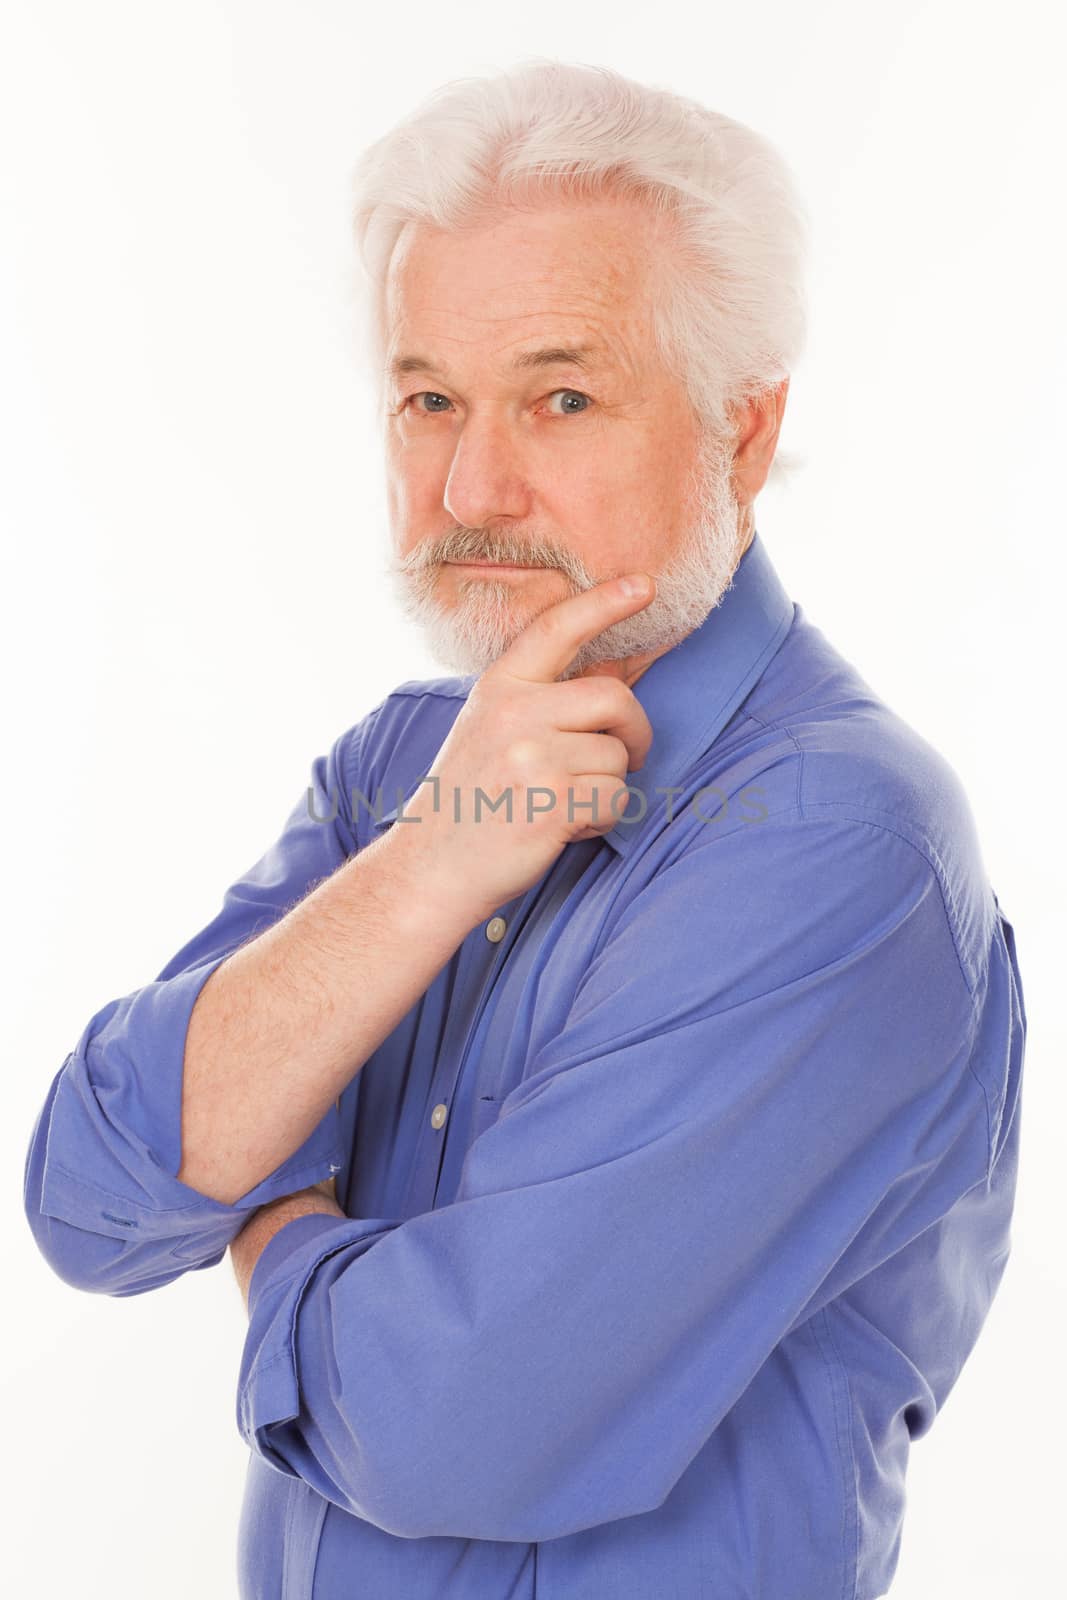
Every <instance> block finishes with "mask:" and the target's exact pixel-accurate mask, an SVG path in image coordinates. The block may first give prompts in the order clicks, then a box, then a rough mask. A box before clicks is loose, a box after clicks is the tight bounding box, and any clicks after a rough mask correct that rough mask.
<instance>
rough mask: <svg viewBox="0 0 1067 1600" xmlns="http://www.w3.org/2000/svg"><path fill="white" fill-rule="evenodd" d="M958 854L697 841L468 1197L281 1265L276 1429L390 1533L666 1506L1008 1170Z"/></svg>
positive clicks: (864, 843)
mask: <svg viewBox="0 0 1067 1600" xmlns="http://www.w3.org/2000/svg"><path fill="white" fill-rule="evenodd" d="M974 1038H975V1004H974V997H973V995H972V992H971V989H970V987H969V985H968V982H967V980H966V978H965V975H964V970H963V968H962V967H961V965H960V962H959V960H958V957H957V950H956V945H955V941H954V936H953V931H952V928H951V926H950V923H949V920H948V917H947V915H946V909H945V903H944V900H943V897H942V893H941V889H940V886H939V879H938V876H937V873H936V872H935V870H934V868H933V867H932V865H931V864H930V862H929V861H928V860H927V859H926V858H925V857H924V855H923V854H922V853H921V852H920V851H919V850H918V849H917V848H915V847H914V846H913V845H912V844H910V843H908V842H907V841H906V840H904V839H903V838H901V837H898V836H897V835H896V834H894V833H890V832H887V831H885V830H883V829H882V828H880V827H875V826H872V825H869V824H867V823H864V822H860V821H848V822H845V821H837V820H836V819H835V820H834V821H832V822H831V821H822V820H817V821H815V820H808V819H800V818H796V817H790V818H789V819H787V820H784V821H783V820H779V819H769V820H767V821H766V822H763V823H760V824H752V825H750V826H748V827H746V828H744V829H741V830H739V831H738V832H737V833H736V834H734V835H731V836H726V837H720V838H717V839H715V840H714V841H711V842H709V843H707V844H705V843H703V842H701V843H699V844H697V845H695V846H694V847H692V848H690V849H688V850H686V851H685V852H683V853H681V854H680V855H679V856H678V857H677V858H675V860H674V861H673V862H671V863H670V864H669V865H667V866H665V867H663V868H662V869H661V870H660V871H659V872H658V873H657V874H656V875H655V877H654V878H653V879H652V880H651V881H649V883H648V884H647V886H645V887H644V888H642V889H641V890H640V892H639V893H637V894H636V895H635V896H634V897H633V898H632V899H631V900H630V902H629V903H628V904H627V905H626V906H625V908H624V909H623V910H621V911H620V912H619V913H618V915H617V916H616V917H615V919H614V921H613V923H612V924H611V925H609V926H607V927H606V928H605V929H604V931H603V933H602V936H601V937H600V939H599V940H598V943H597V947H596V949H595V950H593V951H591V952H590V962H589V966H588V968H587V971H586V973H585V975H584V977H583V978H582V980H581V982H580V984H579V987H578V989H577V993H576V996H575V998H574V1002H573V1005H572V1007H571V1009H570V1011H569V1014H568V1016H567V1019H566V1023H565V1025H564V1026H563V1027H562V1028H561V1029H560V1031H559V1032H558V1034H557V1035H555V1036H554V1037H553V1038H552V1040H551V1041H550V1042H549V1043H548V1044H546V1045H544V1046H543V1047H542V1048H541V1049H540V1050H539V1051H538V1052H537V1053H536V1055H535V1056H534V1058H533V1059H532V1060H531V1061H530V1062H529V1063H528V1068H527V1071H526V1074H525V1076H524V1079H523V1081H522V1082H521V1083H520V1084H519V1086H518V1087H517V1088H515V1089H514V1091H513V1092H512V1093H511V1094H510V1095H509V1096H508V1097H507V1098H506V1099H505V1100H504V1101H503V1103H502V1107H501V1111H500V1115H499V1117H498V1119H497V1120H496V1121H495V1122H494V1123H493V1124H492V1125H491V1126H489V1127H488V1128H486V1129H485V1130H484V1131H483V1132H482V1133H481V1134H480V1135H479V1136H478V1137H477V1138H476V1139H475V1140H474V1142H473V1143H472V1144H471V1146H470V1148H469V1150H468V1152H467V1156H466V1160H465V1163H464V1167H463V1172H462V1177H461V1181H460V1184H459V1188H458V1190H457V1193H456V1197H455V1199H454V1201H453V1202H452V1203H451V1204H448V1205H445V1206H442V1207H440V1208H439V1209H437V1210H433V1211H430V1212H427V1213H424V1214H421V1215H418V1216H415V1217H410V1218H407V1219H405V1220H403V1221H397V1220H396V1219H390V1218H373V1219H370V1220H363V1219H357V1218H347V1219H340V1218H330V1217H321V1218H299V1219H296V1220H295V1221H293V1222H291V1223H289V1224H287V1225H286V1227H285V1228H283V1229H282V1230H280V1232H279V1233H278V1234H276V1235H275V1236H274V1238H273V1239H272V1240H271V1241H270V1243H269V1245H268V1246H267V1248H266V1250H265V1251H264V1252H263V1254H262V1255H261V1257H260V1259H259V1261H258V1262H257V1265H256V1270H255V1273H254V1275H253V1279H252V1285H251V1291H252V1292H251V1298H250V1306H249V1310H250V1320H249V1328H248V1334H247V1338H246V1343H245V1348H244V1353H243V1358H242V1363H241V1371H240V1377H239V1389H238V1404H237V1420H238V1426H239V1428H240V1430H241V1432H242V1434H243V1436H244V1437H245V1439H246V1440H247V1442H248V1443H249V1445H250V1446H251V1447H252V1448H253V1449H254V1450H257V1451H258V1452H259V1453H260V1454H261V1455H263V1456H264V1457H265V1458H266V1459H267V1460H269V1461H270V1462H271V1463H272V1464H273V1465H274V1467H275V1468H277V1469H278V1470H281V1471H283V1472H288V1473H290V1474H292V1475H294V1476H299V1477H300V1478H302V1479H303V1480H304V1481H305V1482H307V1483H308V1484H310V1485H311V1486H312V1487H313V1488H314V1489H316V1490H317V1491H318V1492H319V1493H320V1494H322V1495H324V1496H326V1497H327V1498H328V1499H330V1500H331V1501H333V1502H334V1503H336V1504H337V1505H339V1506H341V1507H342V1508H343V1509H344V1510H346V1511H347V1512H349V1513H351V1514H354V1515H357V1516H360V1517H363V1518H365V1519H367V1520H369V1521H370V1522H372V1523H374V1524H376V1525H377V1526H379V1527H381V1528H383V1529H385V1530H386V1531H387V1532H390V1533H392V1534H395V1535H399V1536H402V1537H407V1538H421V1537H426V1536H433V1535H451V1536H461V1537H466V1538H472V1539H499V1540H521V1541H531V1542H532V1541H540V1540H543V1539H553V1538H557V1537H561V1536H565V1535H568V1534H571V1533H575V1532H577V1531H579V1530H581V1529H584V1528H588V1527H591V1526H595V1525H597V1524H600V1523H603V1522H608V1521H612V1520H615V1519H617V1518H620V1517H626V1516H632V1515H635V1514H638V1513H641V1512H645V1511H649V1510H652V1509H654V1508H656V1507H658V1506H660V1505H661V1504H662V1503H663V1501H664V1500H665V1498H666V1496H667V1495H668V1494H669V1493H670V1491H671V1489H672V1487H673V1486H674V1484H675V1483H676V1482H677V1481H678V1479H679V1477H680V1476H681V1475H682V1473H683V1472H684V1471H685V1469H686V1467H687V1466H688V1465H689V1463H690V1462H691V1461H692V1460H693V1458H694V1456H695V1455H696V1453H697V1452H698V1451H699V1450H700V1449H701V1447H702V1446H703V1445H704V1443H705V1442H706V1441H707V1440H708V1438H709V1436H710V1435H711V1433H712V1432H713V1430H714V1429H715V1428H716V1427H717V1426H718V1425H719V1423H720V1422H721V1421H722V1419H723V1417H724V1416H725V1415H726V1413H727V1412H728V1411H729V1410H730V1408H731V1407H732V1406H734V1405H735V1403H736V1402H737V1401H738V1399H739V1398H740V1397H741V1395H742V1394H743V1393H744V1391H745V1389H746V1387H747V1386H748V1385H749V1384H750V1383H751V1381H752V1379H753V1377H754V1376H755V1374H756V1373H757V1372H758V1370H759V1368H760V1367H761V1365H762V1364H763V1363H764V1362H765V1361H766V1359H767V1358H768V1356H769V1355H770V1353H771V1352H772V1351H773V1349H774V1348H775V1346H776V1345H777V1344H778V1343H779V1342H780V1341H781V1340H782V1339H783V1338H784V1337H785V1336H786V1335H787V1334H788V1333H789V1332H790V1331H791V1330H793V1329H794V1328H795V1327H797V1326H798V1325H799V1324H800V1323H801V1322H802V1321H804V1320H805V1319H806V1318H807V1317H809V1316H811V1315H812V1314H814V1312H815V1311H816V1310H817V1309H818V1308H819V1307H821V1306H822V1305H823V1304H825V1303H826V1302H827V1301H828V1300H829V1299H830V1298H832V1297H833V1296H834V1295H836V1294H838V1293H840V1292H842V1291H843V1290H844V1289H845V1288H846V1287H847V1286H848V1285H849V1284H851V1283H852V1282H854V1281H855V1280H856V1279H858V1278H860V1277H861V1276H862V1275H863V1274H865V1273H867V1272H868V1271H870V1270H872V1269H873V1268H874V1267H875V1266H877V1265H878V1264H880V1263H881V1262H883V1261H884V1260H885V1259H886V1258H887V1257H888V1256H890V1255H891V1254H892V1253H893V1252H894V1251H895V1250H897V1249H899V1248H901V1247H902V1246H903V1245H904V1244H905V1243H906V1242H907V1241H909V1240H910V1239H912V1238H914V1237H915V1235H916V1234H917V1233H918V1232H919V1231H920V1230H922V1229H923V1228H925V1227H926V1226H928V1225H929V1224H930V1223H932V1222H933V1221H934V1220H935V1219H937V1218H938V1217H940V1216H942V1215H943V1214H944V1213H945V1212H946V1211H947V1210H948V1209H949V1208H950V1207H951V1206H952V1205H953V1204H954V1203H955V1202H956V1200H958V1199H959V1198H960V1197H961V1196H962V1195H963V1194H964V1193H966V1192H967V1191H968V1190H969V1189H971V1188H972V1187H973V1186H974V1185H976V1184H978V1183H980V1182H982V1181H983V1180H984V1179H985V1177H986V1173H987V1166H988V1162H989V1156H990V1146H989V1123H988V1115H987V1103H986V1098H985V1094H984V1092H983V1089H982V1086H981V1083H980V1082H979V1080H978V1079H977V1078H976V1076H975V1075H974V1074H973V1072H972V1071H971V1070H970V1052H971V1049H972V1047H973V1043H974Z"/></svg>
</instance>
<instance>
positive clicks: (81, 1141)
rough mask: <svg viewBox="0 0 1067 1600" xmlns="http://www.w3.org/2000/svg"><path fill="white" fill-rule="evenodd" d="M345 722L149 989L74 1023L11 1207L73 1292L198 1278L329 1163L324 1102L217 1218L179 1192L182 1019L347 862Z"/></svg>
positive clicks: (214, 1206)
mask: <svg viewBox="0 0 1067 1600" xmlns="http://www.w3.org/2000/svg"><path fill="white" fill-rule="evenodd" d="M366 720H368V719H365V721H364V723H360V724H357V725H356V726H355V727H354V728H351V729H349V730H347V731H346V732H345V733H344V734H342V735H341V736H340V737H339V738H338V739H337V740H336V741H335V742H334V744H333V745H332V747H331V749H330V750H329V752H328V753H326V754H323V755H320V756H318V757H316V759H315V760H314V761H313V763H312V767H311V778H310V782H309V784H308V785H307V786H306V788H305V791H304V793H303V794H302V795H301V797H300V799H299V801H298V802H297V803H296V805H295V806H294V807H293V809H292V811H291V813H290V814H289V817H288V819H287V820H286V822H285V824H284V826H283V828H282V831H281V833H280V835H279V837H278V838H277V839H276V840H275V841H274V843H273V844H272V845H271V846H270V848H269V849H268V850H267V851H266V852H265V853H264V854H263V855H262V856H261V857H260V859H259V860H258V861H257V862H256V863H255V864H254V865H253V866H252V867H251V868H250V869H249V870H248V871H247V872H245V873H244V874H243V875H242V876H241V877H240V878H238V879H237V880H236V881H235V882H234V883H232V884H231V885H230V887H229V888H228V889H227V890H226V892H225V894H224V897H223V904H222V909H221V910H220V911H219V912H218V914H217V915H216V916H215V917H214V918H213V920H212V921H211V922H209V923H208V924H207V925H206V926H205V927H204V928H202V929H201V931H200V932H199V933H197V934H196V935H194V937H193V938H192V939H190V940H189V941H188V942H187V943H186V944H185V945H184V946H183V947H182V948H181V949H180V950H179V951H178V952H177V954H176V955H174V956H173V957H172V958H171V960H170V961H169V962H168V963H167V965H166V966H165V967H164V968H163V970H162V972H160V973H159V975H158V977H156V978H155V979H154V980H153V981H152V982H151V983H148V984H146V985H145V986H144V987H143V988H140V989H137V990H135V991H134V992H133V993H131V994H127V995H124V996H123V997H122V998H120V999H116V1000H111V1001H109V1002H108V1003H107V1004H106V1005H105V1006H103V1007H102V1008H101V1009H100V1010H99V1011H97V1012H96V1013H95V1014H94V1015H93V1016H92V1017H91V1018H90V1020H89V1022H88V1023H87V1024H86V1026H85V1028H84V1030H83V1032H82V1034H81V1037H80V1038H79V1039H78V1041H77V1043H76V1044H75V1046H74V1049H73V1050H72V1051H71V1052H70V1053H69V1054H68V1055H67V1057H66V1059H65V1061H64V1063H63V1065H62V1067H61V1068H60V1070H59V1072H58V1073H57V1074H56V1076H55V1077H54V1078H53V1080H52V1082H51V1085H50V1087H49V1090H48V1094H47V1097H46V1100H45V1104H44V1106H43V1107H42V1109H41V1111H40V1113H39V1114H38V1117H37V1121H36V1123H35V1125H34V1129H33V1133H32V1136H31V1140H30V1146H29V1150H28V1153H27V1158H26V1164H25V1173H24V1203H25V1208H26V1214H27V1217H28V1219H29V1223H30V1227H31V1229H32V1231H33V1234H34V1237H35V1239H36V1241H37V1244H38V1247H39V1248H40V1250H41V1252H42V1254H43V1255H44V1256H45V1258H46V1260H47V1261H48V1262H49V1264H50V1265H51V1266H52V1268H53V1269H54V1270H55V1271H56V1272H57V1273H58V1275H59V1276H60V1277H61V1278H63V1279H64V1281H66V1282H68V1283H70V1284H72V1285H74V1286H75V1287H78V1288H82V1289H87V1290H93V1291H97V1292H101V1293H107V1294H112V1295H129V1294H140V1293H143V1292H144V1291H145V1290H148V1289H154V1288H156V1287H158V1286H160V1285H161V1284H165V1283H169V1282H170V1281H171V1280H172V1279H174V1278H177V1277H178V1276H180V1275H181V1274H182V1273H183V1272H187V1271H189V1270H190V1269H196V1268H203V1267H210V1266H213V1265H215V1264H216V1263H217V1262H218V1261H220V1260H221V1259H222V1256H223V1255H224V1253H225V1250H226V1246H227V1245H228V1244H229V1242H230V1240H231V1239H233V1238H234V1236H235V1235H236V1234H237V1233H238V1232H239V1230H240V1229H241V1227H242V1226H243V1225H244V1223H245V1222H246V1221H247V1220H248V1217H249V1214H250V1213H251V1212H252V1211H253V1210H254V1209H255V1208H256V1207H257V1206H260V1205H263V1204H265V1203H266V1202H267V1201H268V1200H272V1199H274V1198H276V1197H277V1196H279V1195H283V1194H289V1193H291V1192H293V1191H294V1190H295V1189H299V1188H303V1187H305V1186H307V1185H309V1184H313V1183H318V1182H319V1181H320V1180H321V1179H323V1178H326V1177H329V1175H330V1173H331V1172H333V1171H335V1170H337V1169H338V1168H339V1167H340V1166H341V1165H342V1164H343V1157H342V1153H341V1150H340V1117H339V1113H338V1109H337V1106H336V1104H335V1105H332V1106H331V1107H330V1110H329V1111H328V1112H327V1113H326V1115H325V1116H324V1117H323V1119H322V1121H321V1122H320V1123H319V1124H318V1126H317V1127H316V1128H314V1129H313V1130H312V1132H311V1134H310V1135H309V1137H308V1138H307V1140H306V1141H305V1142H304V1143H303V1144H302V1145H301V1146H300V1148H299V1149H298V1150H296V1151H294V1153H293V1154H292V1155H291V1156H290V1157H289V1159H288V1160H286V1161H284V1162H283V1163H282V1164H281V1165H280V1166H279V1167H277V1168H276V1169H275V1171H274V1172H272V1173H270V1174H268V1176H267V1177H266V1178H264V1179H263V1181H262V1182H261V1183H259V1184H257V1185H256V1187H255V1188H253V1189H251V1190H249V1192H248V1193H247V1194H245V1195H242V1196H241V1197H240V1198H239V1199H237V1200H236V1201H234V1202H233V1204H230V1205H227V1204H223V1203H222V1202H220V1201H218V1200H215V1199H212V1198H210V1197H209V1196H207V1195H203V1194H201V1193H200V1192H199V1191H197V1190H195V1189H193V1188H191V1187H190V1186H189V1185H188V1184H186V1183H184V1182H180V1181H179V1180H178V1178H177V1176H176V1174H177V1172H178V1171H179V1169H180V1166H181V1158H182V1151H181V1106H182V1084H183V1071H184V1055H185V1040H186V1033H187V1030H188V1026H189V1018H190V1016H191V1014H192V1010H193V1007H194V1005H195V1003H196V1000H197V997H198V995H199V994H200V991H201V989H202V988H203V987H204V985H205V983H206V982H207V981H208V979H209V978H210V976H211V974H212V973H213V972H214V971H215V970H216V968H217V967H219V966H220V965H221V964H222V963H223V962H224V961H225V960H226V959H227V957H228V956H230V955H231V954H232V953H233V952H234V951H235V950H236V949H237V948H238V947H239V946H241V945H243V944H245V943H247V942H249V941H250V940H251V939H253V938H255V937H257V936H258V935H259V934H260V933H262V932H263V931H264V930H265V929H266V928H268V927H269V926H271V925H272V924H273V923H274V922H276V921H277V920H278V919H279V918H280V917H281V916H283V915H284V914H285V912H286V911H287V910H289V909H290V908H291V907H292V906H293V905H295V904H296V903H297V902H298V901H299V900H300V899H302V898H303V896H304V895H305V894H306V893H307V892H308V891H309V890H310V889H311V888H312V887H313V886H314V885H315V884H316V883H318V882H319V881H321V880H322V879H324V878H326V877H328V876H330V874H331V873H333V872H334V871H335V870H336V869H337V868H338V867H340V866H341V865H342V864H343V863H344V862H345V860H347V859H348V858H349V857H350V856H351V855H353V854H354V853H355V850H356V842H355V836H354V829H353V827H352V821H351V808H350V805H349V800H348V797H349V796H350V793H351V784H352V782H353V778H352V771H353V766H354V762H355V761H356V760H357V759H358V755H357V752H358V745H359V741H360V738H361V736H362V732H363V730H364V728H365V725H366Z"/></svg>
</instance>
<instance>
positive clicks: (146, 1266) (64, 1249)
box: [26, 1208, 207, 1295]
mask: <svg viewBox="0 0 1067 1600" xmlns="http://www.w3.org/2000/svg"><path fill="white" fill-rule="evenodd" d="M26 1214H27V1219H28V1221H29V1224H30V1231H31V1232H32V1234H33V1237H34V1240H35V1242H36V1245H37V1248H38V1250H39V1251H40V1253H41V1255H42V1256H43V1257H44V1259H45V1261H47V1263H48V1265H49V1266H50V1267H51V1269H52V1271H53V1272H54V1273H55V1275H56V1277H57V1278H59V1279H60V1280H61V1282H63V1283H65V1284H67V1285H69V1287H70V1288H72V1289H81V1290H82V1291H83V1292H85V1293H87V1294H109V1295H132V1294H144V1293H146V1292H147V1291H148V1290H149V1289H158V1288H161V1287H162V1286H163V1284H166V1283H170V1282H172V1281H173V1279H175V1278H178V1277H180V1276H181V1274H182V1273H183V1272H186V1271H188V1270H189V1265H191V1263H189V1264H186V1263H180V1262H177V1261H175V1260H174V1258H173V1257H172V1256H170V1257H169V1258H168V1255H167V1253H165V1252H163V1251H161V1250H159V1249H158V1248H157V1249H156V1250H155V1251H151V1252H147V1253H146V1247H145V1245H144V1243H143V1242H139V1243H137V1244H130V1243H128V1242H127V1241H125V1240H122V1239H111V1238H108V1237H106V1236H105V1235H103V1234H99V1233H89V1232H87V1230H86V1229H84V1228H78V1227H75V1225H74V1224H73V1223H70V1222H64V1221H62V1220H61V1219H60V1218H58V1217H50V1216H48V1215H46V1214H45V1213H44V1212H43V1211H34V1210H32V1209H30V1208H27V1213H26ZM206 1264H207V1263H205V1265H206Z"/></svg>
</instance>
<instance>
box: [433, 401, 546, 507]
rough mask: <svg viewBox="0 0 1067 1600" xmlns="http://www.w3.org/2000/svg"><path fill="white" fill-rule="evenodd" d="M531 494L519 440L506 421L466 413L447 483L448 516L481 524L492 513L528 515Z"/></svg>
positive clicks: (446, 501)
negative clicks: (466, 416) (467, 415)
mask: <svg viewBox="0 0 1067 1600" xmlns="http://www.w3.org/2000/svg"><path fill="white" fill-rule="evenodd" d="M531 499H532V497H531V493H530V487H529V483H528V481H527V478H526V474H525V472H524V470H523V462H522V452H521V448H520V444H519V441H518V440H516V439H515V438H514V437H513V435H512V434H511V432H510V430H509V428H508V427H507V425H506V423H505V422H503V421H502V420H499V419H496V420H494V419H492V418H490V417H481V418H476V417H473V416H469V417H468V418H467V420H466V421H465V422H464V424H463V428H462V430H461V432H460V435H459V439H458V440H457V442H456V447H455V450H454V452H453V455H452V465H451V467H450V468H449V473H448V481H447V482H446V484H445V492H444V502H445V509H446V510H447V511H448V513H449V515H450V516H452V517H454V518H455V520H456V521H457V522H458V523H460V524H461V525H462V526H463V527H466V528H482V527H486V526H488V525H489V524H490V523H491V522H492V521H493V519H494V518H496V519H499V518H500V517H519V518H522V517H527V516H529V514H530V506H531Z"/></svg>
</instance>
